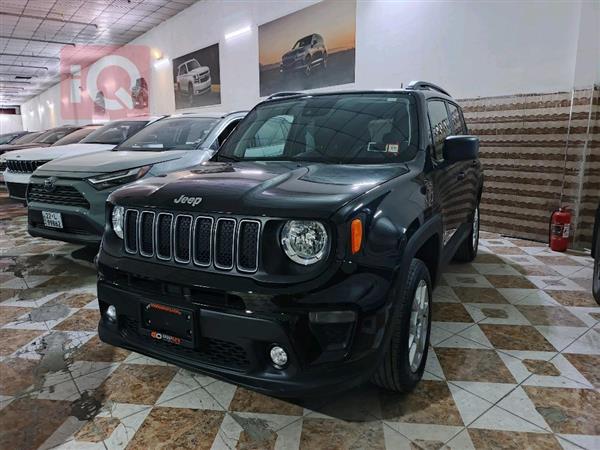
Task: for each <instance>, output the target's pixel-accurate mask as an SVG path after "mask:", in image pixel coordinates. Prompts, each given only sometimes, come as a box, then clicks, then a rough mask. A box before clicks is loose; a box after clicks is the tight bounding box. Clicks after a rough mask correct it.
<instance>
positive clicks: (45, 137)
mask: <svg viewBox="0 0 600 450" xmlns="http://www.w3.org/2000/svg"><path fill="white" fill-rule="evenodd" d="M73 130H74V128H60V129H58V130H48V131H46V132H44V133H42V134H40V135H39V136H38V137H37V138H36V139H34V140H33V142H36V143H40V144H54V143H55V142H56V141H58V140H59V139H60V138H62V137H64V136H66V135H67V134H69V133H71V132H72V131H73Z"/></svg>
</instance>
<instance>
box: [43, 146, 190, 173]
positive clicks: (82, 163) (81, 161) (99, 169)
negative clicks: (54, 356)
mask: <svg viewBox="0 0 600 450" xmlns="http://www.w3.org/2000/svg"><path fill="white" fill-rule="evenodd" d="M190 151H195V150H169V151H164V152H142V151H116V152H95V153H91V154H89V155H83V156H73V157H67V158H61V159H60V161H52V162H49V163H47V164H45V165H44V170H45V171H57V172H84V173H86V174H89V173H91V172H93V173H109V172H117V171H120V170H127V169H133V168H134V167H141V166H147V165H148V164H157V163H161V162H166V161H172V160H175V159H180V158H182V157H184V156H185V155H188V154H189V153H190Z"/></svg>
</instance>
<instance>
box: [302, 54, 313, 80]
mask: <svg viewBox="0 0 600 450" xmlns="http://www.w3.org/2000/svg"><path fill="white" fill-rule="evenodd" d="M304 64H305V67H304V76H305V77H306V78H308V77H310V74H311V73H312V66H311V64H312V61H311V60H310V56H307V57H306V59H305V60H304Z"/></svg>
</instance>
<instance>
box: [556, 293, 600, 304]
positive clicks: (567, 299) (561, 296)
mask: <svg viewBox="0 0 600 450" xmlns="http://www.w3.org/2000/svg"><path fill="white" fill-rule="evenodd" d="M547 293H548V295H550V296H551V297H552V298H553V299H554V300H556V301H557V302H559V303H560V304H562V305H564V306H586V307H597V306H598V304H597V303H596V300H594V297H593V296H592V292H591V291H590V290H585V291H547Z"/></svg>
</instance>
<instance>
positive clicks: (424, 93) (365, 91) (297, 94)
mask: <svg viewBox="0 0 600 450" xmlns="http://www.w3.org/2000/svg"><path fill="white" fill-rule="evenodd" d="M385 93H389V94H415V93H416V94H419V95H422V96H423V97H425V98H426V99H427V98H432V97H436V98H443V99H446V100H450V101H452V102H456V100H454V99H453V98H452V97H451V96H449V95H446V94H444V93H442V92H439V91H435V90H429V89H413V88H401V89H360V90H358V89H357V90H352V89H348V90H340V91H327V92H283V93H281V95H279V94H278V93H274V94H272V95H271V96H270V97H267V98H266V99H265V100H263V102H271V101H279V100H285V99H292V98H296V99H297V98H305V97H325V96H328V95H353V94H385Z"/></svg>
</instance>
